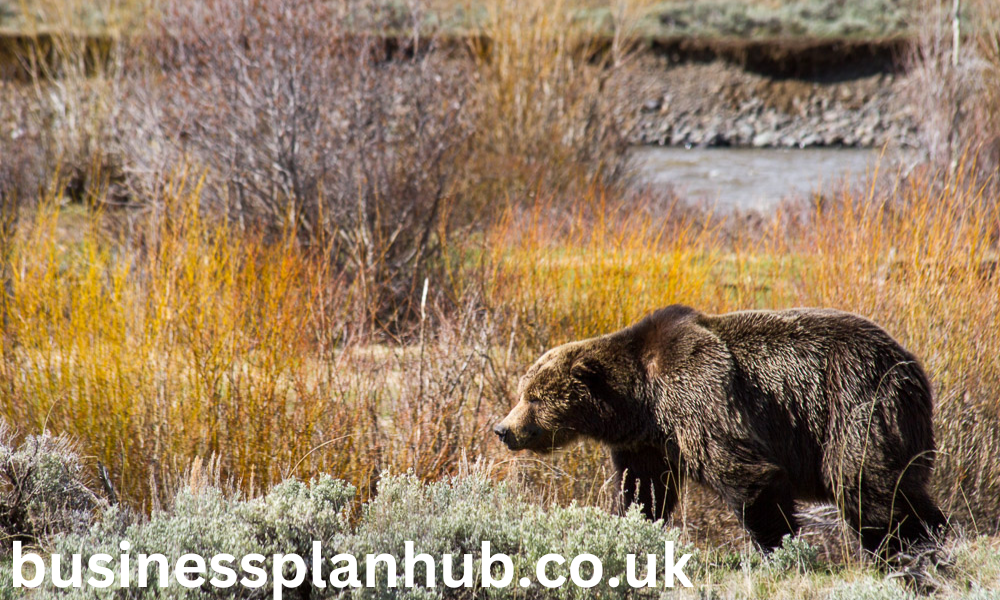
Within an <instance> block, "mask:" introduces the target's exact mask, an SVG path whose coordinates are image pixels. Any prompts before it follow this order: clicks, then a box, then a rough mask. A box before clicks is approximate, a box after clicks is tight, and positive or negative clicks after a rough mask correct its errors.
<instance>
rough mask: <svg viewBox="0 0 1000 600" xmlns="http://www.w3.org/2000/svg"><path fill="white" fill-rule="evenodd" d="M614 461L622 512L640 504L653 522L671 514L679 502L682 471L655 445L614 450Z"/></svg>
mask: <svg viewBox="0 0 1000 600" xmlns="http://www.w3.org/2000/svg"><path fill="white" fill-rule="evenodd" d="M611 462H612V464H613V465H614V467H615V485H616V488H617V490H618V512H619V514H625V511H627V510H628V508H629V507H630V506H631V505H633V504H636V503H638V504H640V505H641V507H642V514H644V515H645V516H646V518H647V519H649V520H651V521H656V520H658V519H666V518H667V517H669V516H670V513H671V511H673V509H674V505H675V504H676V503H677V489H678V486H679V485H680V481H679V477H680V473H679V471H678V470H677V469H676V468H675V467H673V466H672V465H671V464H670V462H669V461H668V460H667V459H666V458H665V457H664V455H663V454H662V453H660V452H658V451H657V450H655V449H652V448H651V449H646V450H614V451H612V452H611Z"/></svg>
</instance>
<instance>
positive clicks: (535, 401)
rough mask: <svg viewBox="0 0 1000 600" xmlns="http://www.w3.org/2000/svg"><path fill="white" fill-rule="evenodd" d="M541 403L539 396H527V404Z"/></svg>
mask: <svg viewBox="0 0 1000 600" xmlns="http://www.w3.org/2000/svg"><path fill="white" fill-rule="evenodd" d="M541 403H542V399H541V398H535V397H530V398H528V404H541Z"/></svg>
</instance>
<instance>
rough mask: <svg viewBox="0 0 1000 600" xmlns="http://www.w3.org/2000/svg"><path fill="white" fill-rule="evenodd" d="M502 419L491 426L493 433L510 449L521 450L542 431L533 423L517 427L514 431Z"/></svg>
mask: <svg viewBox="0 0 1000 600" xmlns="http://www.w3.org/2000/svg"><path fill="white" fill-rule="evenodd" d="M505 421H506V419H504V421H501V422H500V423H498V424H497V425H496V426H495V427H494V428H493V433H495V434H497V437H498V438H500V441H501V442H503V443H504V444H505V445H506V446H507V448H508V449H510V450H522V449H524V448H526V447H527V446H529V445H530V444H531V443H532V442H533V441H535V439H536V438H538V436H539V435H540V434H541V433H542V430H541V429H540V428H539V427H536V426H535V425H531V424H527V425H524V426H522V427H519V428H518V429H517V430H516V431H515V430H514V429H511V427H510V426H508V425H507V424H506V423H505Z"/></svg>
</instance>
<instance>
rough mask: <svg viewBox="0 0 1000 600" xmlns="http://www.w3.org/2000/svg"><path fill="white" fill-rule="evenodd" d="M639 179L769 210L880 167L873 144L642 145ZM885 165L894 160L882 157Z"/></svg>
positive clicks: (700, 197)
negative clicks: (763, 146) (761, 146)
mask: <svg viewBox="0 0 1000 600" xmlns="http://www.w3.org/2000/svg"><path fill="white" fill-rule="evenodd" d="M632 160H633V161H635V162H634V164H635V166H636V167H637V169H638V175H639V183H640V184H641V185H649V186H652V187H654V188H655V187H658V186H669V187H671V188H672V189H673V190H674V191H675V192H676V193H678V194H679V195H680V196H681V197H682V198H685V199H688V200H693V201H705V202H707V203H708V204H709V205H714V206H716V207H717V208H718V209H722V210H726V209H733V208H740V209H757V210H767V209H769V208H772V207H773V206H775V205H776V204H777V203H778V202H780V201H781V200H783V199H787V198H799V197H808V196H810V195H812V194H813V193H815V192H818V191H822V192H825V193H829V192H830V191H836V190H839V189H842V188H843V186H845V185H850V186H854V185H861V184H864V183H865V181H866V180H867V179H868V178H869V176H870V175H871V174H872V173H874V170H875V169H876V168H878V167H879V165H880V159H879V151H878V150H870V149H855V148H850V149H828V148H805V149H774V148H768V149H756V148H754V149H750V148H692V149H685V148H678V147H669V146H643V147H639V148H636V149H635V150H634V151H633V155H632ZM881 165H882V167H881V168H892V167H890V166H889V165H890V161H889V160H887V159H884V158H883V159H882V160H881Z"/></svg>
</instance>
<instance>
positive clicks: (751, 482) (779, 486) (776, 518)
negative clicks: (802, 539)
mask: <svg viewBox="0 0 1000 600" xmlns="http://www.w3.org/2000/svg"><path fill="white" fill-rule="evenodd" d="M727 479H730V482H729V483H728V484H727V483H726V482H725V481H723V482H720V483H721V485H719V488H720V489H719V490H718V491H719V492H720V494H721V495H722V498H723V500H724V501H725V502H726V504H728V505H729V507H730V508H732V509H733V510H734V511H735V512H736V516H737V518H739V520H740V522H741V523H742V524H743V527H744V528H745V529H746V530H747V531H748V532H749V533H750V536H751V537H752V538H753V541H754V543H755V544H757V546H758V547H759V548H760V549H761V550H762V551H764V552H770V551H772V550H774V549H775V548H777V547H779V546H781V539H782V538H783V537H785V536H786V535H791V536H793V537H794V536H795V535H796V534H797V533H798V531H799V523H798V520H797V519H796V518H795V495H794V491H793V488H792V484H791V481H789V479H788V475H787V474H786V473H785V471H784V469H781V468H780V467H777V466H774V465H770V464H762V465H745V466H743V467H742V468H740V469H739V473H738V474H737V475H736V476H735V477H733V478H727Z"/></svg>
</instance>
